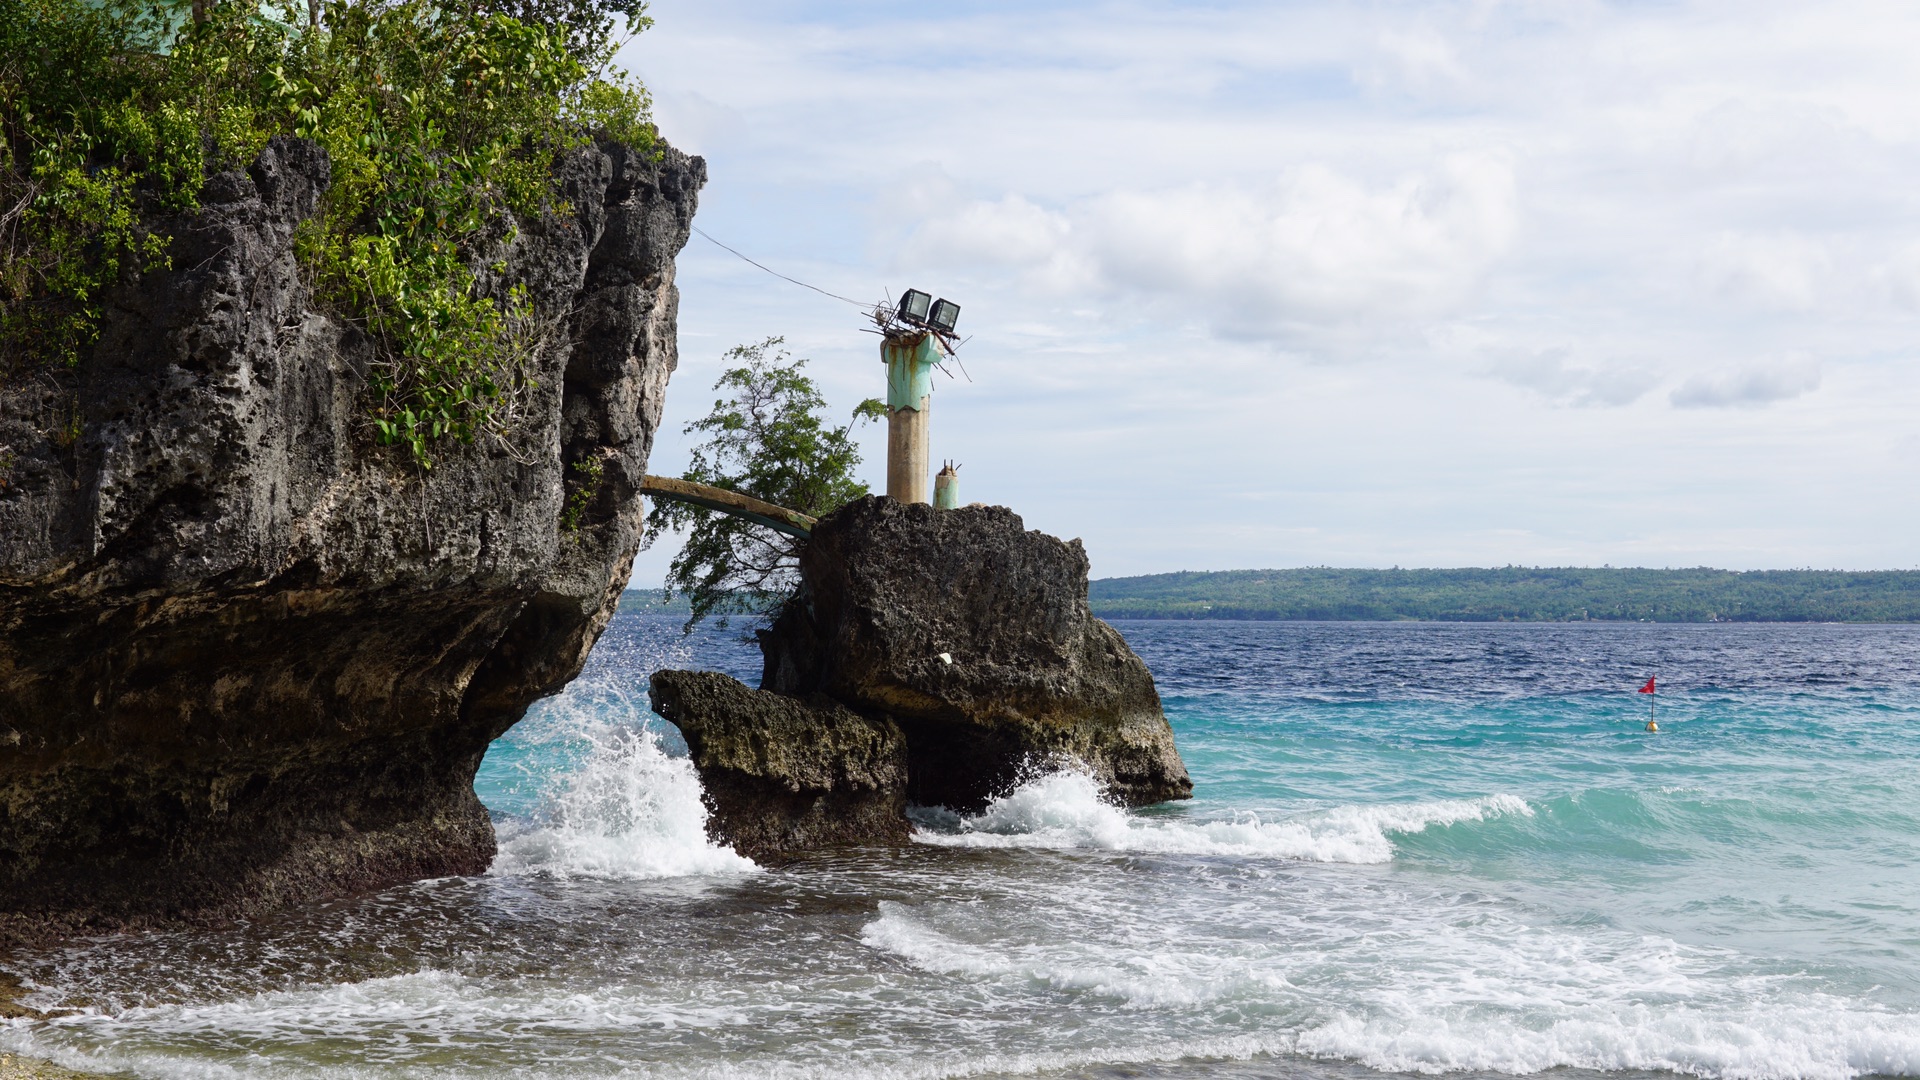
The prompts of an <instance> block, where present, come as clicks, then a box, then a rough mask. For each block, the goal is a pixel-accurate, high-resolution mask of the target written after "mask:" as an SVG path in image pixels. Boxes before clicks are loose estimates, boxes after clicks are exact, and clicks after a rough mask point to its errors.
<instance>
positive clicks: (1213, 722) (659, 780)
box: [0, 615, 1920, 1080]
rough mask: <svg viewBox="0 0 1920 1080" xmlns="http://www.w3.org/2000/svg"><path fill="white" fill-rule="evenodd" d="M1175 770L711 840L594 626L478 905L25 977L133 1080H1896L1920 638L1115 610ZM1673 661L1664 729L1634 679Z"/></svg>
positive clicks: (59, 1042)
mask: <svg viewBox="0 0 1920 1080" xmlns="http://www.w3.org/2000/svg"><path fill="white" fill-rule="evenodd" d="M1121 629H1122V631H1123V633H1125V634H1126V636H1127V637H1128V639H1129V641H1130V642H1131V643H1132V644H1133V645H1134V647H1135V648H1136V649H1137V650H1138V651H1139V652H1140V653H1141V654H1142V656H1144V657H1145V658H1146V659H1147V660H1148V662H1149V664H1150V665H1151V666H1152V668H1153V670H1154V672H1155V676H1156V680H1157V682H1158V684H1159V686H1160V688H1161V692H1162V695H1163V697H1164V698H1165V701H1166V705H1167V710H1168V714H1169V716H1170V718H1171V719H1172V721H1173V724H1174V727H1175V731H1176V735H1177V737H1178V740H1179V744H1180V748H1181V751H1182V753H1183V754H1184V756H1185V758H1186V760H1187V762H1188V765H1189V767H1190V769H1191V771H1192V773H1193V776H1194V780H1195V794H1196V798H1195V799H1193V800H1192V801H1191V802H1187V803H1181V804H1173V805H1168V806H1163V807H1155V808H1149V809H1147V810H1144V811H1140V812H1135V813H1127V812H1124V811H1121V810H1118V809H1115V808H1113V807H1111V806H1108V805H1107V804H1105V803H1104V802H1103V801H1102V800H1101V798H1100V793H1099V791H1098V789H1097V785H1095V784H1093V783H1092V781H1090V780H1089V779H1088V778H1086V777H1084V776H1081V775H1077V774H1074V773H1072V772H1064V773H1055V774H1050V775H1044V776H1039V777H1036V778H1035V779H1034V780H1032V781H1031V782H1029V783H1027V784H1026V785H1024V786H1023V787H1021V788H1020V789H1018V790H1016V791H1012V792H1009V793H1008V794H1007V795H1006V797H1004V798H1002V799H1001V800H999V801H997V802H996V803H995V804H994V805H993V806H991V807H990V808H989V809H988V810H987V811H986V812H985V813H984V814H982V815H980V816H978V817H975V818H970V819H969V818H960V817H957V816H955V815H952V814H949V813H945V812H942V811H940V810H938V809H936V808H926V809H924V810H922V811H920V812H919V821H920V823H921V828H920V832H919V833H918V835H917V841H916V843H915V844H913V845H912V846H911V847H909V848H907V849H904V850H901V851H853V852H844V853H838V854H835V855H833V856H828V857H821V858H817V859H811V860H807V861H803V862H801V863H798V864H796V865H792V866H787V867H782V868H779V869H777V870H763V869H760V868H757V867H754V866H753V865H752V864H750V863H748V862H746V861H745V860H742V859H740V858H738V857H737V856H735V855H734V854H733V853H731V852H729V851H726V850H724V849H722V848H718V847H715V846H714V845H713V844H711V843H709V842H708V841H707V840H706V839H705V836H704V832H703V825H702V814H703V811H702V810H701V807H700V802H699V791H698V784H697V780H696V779H695V778H694V776H693V775H692V772H691V770H690V769H689V768H688V767H687V765H686V763H685V761H684V760H683V759H681V758H679V757H677V756H676V754H677V753H678V751H679V746H678V742H677V739H676V738H675V737H674V735H673V733H672V732H671V729H670V728H666V727H664V726H663V725H661V724H660V722H659V721H658V720H657V718H652V717H651V716H650V714H648V713H647V711H646V708H645V692H644V684H645V678H646V675H647V674H648V673H650V672H651V671H652V670H654V669H655V668H658V667H661V666H675V667H687V666H693V667H715V668H719V669H721V670H727V671H730V672H731V673H733V674H736V675H738V676H741V677H743V678H746V679H747V680H748V681H752V680H753V677H754V676H755V674H756V673H757V667H758V664H757V656H756V655H755V654H754V653H753V651H752V650H751V649H750V648H747V647H744V646H742V645H741V644H740V643H739V642H738V641H737V640H735V638H734V637H733V636H732V635H729V634H723V633H713V632H704V633H702V634H700V635H696V636H695V637H694V638H692V639H681V638H679V637H677V635H676V634H675V633H674V623H673V621H672V620H667V619H648V618H644V617H636V616H632V615H623V616H621V617H620V618H619V619H618V620H616V623H615V625H614V627H613V628H612V630H611V631H610V632H609V634H608V637H607V638H606V640H605V641H603V643H602V645H601V646H600V648H599V649H598V650H596V653H595V656H594V660H593V663H592V665H591V666H590V670H589V673H588V675H587V676H586V677H584V678H583V679H582V680H581V682H580V683H579V684H577V685H576V686H575V687H574V688H573V689H571V690H569V691H568V693H567V694H565V695H563V696H562V697H561V698H559V699H556V700H555V701H553V702H550V703H547V704H545V705H543V706H541V707H540V708H539V709H537V710H536V712H535V714H534V715H532V716H530V717H529V719H528V720H527V721H526V722H525V723H523V724H522V725H521V726H520V727H518V728H516V729H515V730H514V731H513V732H511V733H509V735H508V736H507V737H506V738H505V739H503V740H501V742H500V743H498V744H496V746H495V748H494V751H493V752H492V753H491V754H490V755H489V757H488V760H487V762H486V765H485V766H484V768H483V770H482V774H481V777H480V779H479V783H478V787H479V790H480V792H481V794H482V796H483V798H484V799H485V800H486V801H487V803H488V805H489V806H490V807H491V808H492V809H493V810H494V812H495V816H496V820H497V823H498V825H499V828H500V833H501V838H502V842H501V854H500V856H499V858H498V860H497V861H496V863H495V866H494V868H493V870H492V872H490V873H489V874H487V875H485V876H482V877H479V878H474V879H458V880H446V881H439V882H429V883H422V884H420V885H415V886H410V887H407V888H402V889H396V890H392V891H390V892H388V893H385V894H381V895H379V896H375V897H368V898H363V899H360V900H356V901H352V902H347V903H339V904H332V905H326V906H322V907H316V908H314V909H312V910H309V911H305V912H298V913H293V914H290V915H288V916H285V917H282V918H277V919H274V920H271V921H265V922H261V923H258V924H253V925H248V926H243V927H237V928H232V929H229V930H223V931H201V932H193V933H187V932H182V933H174V934H162V935H154V936H150V937H146V938H140V939H110V940H103V941H97V942H87V943H81V944H78V945H76V946H73V947H71V948H68V949H64V950H61V951H59V952H55V953H48V954H44V955H39V956H32V957H24V958H19V959H18V960H16V961H15V962H14V963H12V964H11V965H10V966H9V970H10V971H11V972H13V973H15V974H17V975H19V976H21V977H23V978H24V979H25V980H27V981H28V982H29V984H30V985H32V986H33V987H34V988H35V989H34V999H33V1000H34V1001H35V1003H37V1004H39V1005H41V1006H42V1007H47V1008H52V1009H56V1010H67V1011H66V1012H65V1014H64V1015H61V1016H59V1017H57V1018H55V1019H53V1020H50V1021H41V1022H32V1023H29V1022H24V1021H16V1022H10V1023H6V1024H4V1025H0V1047H6V1048H9V1049H15V1050H23V1051H27V1052H31V1053H38V1054H42V1055H46V1056H52V1057H55V1058H57V1059H59V1060H62V1061H64V1062H66V1063H68V1064H71V1065H75V1066H80V1067H93V1068H113V1069H121V1070H125V1071H127V1072H129V1073H131V1074H135V1075H142V1076H170V1077H171V1076H286V1077H294V1076H301V1077H306V1076H433V1077H438V1076H449V1077H451V1076H549V1075H551V1076H581V1077H601V1076H608V1077H611V1076H671V1077H682V1076H684V1077H713V1076H741V1077H747V1076H755V1077H757V1076H796V1077H799V1076H805V1077H827V1076H831V1077H835V1078H844V1077H862V1076H873V1077H946V1076H1012V1075H1021V1076H1049V1077H1059V1076H1068V1077H1119V1076H1182V1077H1185V1076H1194V1077H1202V1076H1204V1077H1223V1076H1231V1077H1247V1076H1276V1075H1289V1076H1291V1075H1296V1074H1300V1075H1309V1076H1315V1077H1320V1076H1333V1075H1338V1076H1342V1077H1348V1076H1354V1077H1358V1076H1379V1075H1383V1074H1386V1075H1407V1074H1414V1075H1427V1074H1455V1075H1471V1076H1476V1077H1479V1076H1489V1075H1531V1074H1535V1073H1540V1072H1555V1073H1556V1074H1577V1075H1580V1076H1584V1077H1591V1076H1602V1075H1605V1076H1622V1075H1631V1076H1635V1077H1644V1076H1648V1075H1658V1074H1669V1075H1670V1074H1676V1073H1677V1074H1685V1075H1699V1076H1713V1077H1730V1078H1751V1080H1774V1078H1780V1080H1785V1078H1800V1077H1807V1078H1836V1080H1837V1078H1842V1077H1852V1076H1860V1075H1873V1074H1879V1075H1901V1076H1910V1075H1920V850H1917V846H1920V771H1917V770H1916V768H1915V763H1916V761H1920V728H1916V720H1917V719H1920V628H1908V627H1825V626H1690V627H1661V626H1644V625H1577V626H1457V625H1456V626H1433V625H1412V624H1396V625H1364V624H1244V623H1242V624H1229V623H1124V624H1121ZM1654 672H1658V673H1659V675H1660V679H1661V686H1662V689H1663V693H1662V695H1661V696H1660V698H1659V702H1658V709H1659V718H1660V721H1661V727H1662V729H1663V730H1662V732H1661V733H1660V734H1658V735H1648V734H1647V733H1646V732H1644V731H1643V730H1642V727H1643V725H1644V723H1645V719H1646V714H1645V709H1646V699H1645V698H1644V697H1641V696H1638V695H1635V694H1634V693H1633V690H1634V688H1635V687H1637V686H1638V685H1640V683H1641V682H1643V681H1644V680H1645V678H1646V676H1647V675H1648V674H1651V673H1654Z"/></svg>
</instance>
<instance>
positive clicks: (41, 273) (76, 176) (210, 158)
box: [0, 0, 654, 468]
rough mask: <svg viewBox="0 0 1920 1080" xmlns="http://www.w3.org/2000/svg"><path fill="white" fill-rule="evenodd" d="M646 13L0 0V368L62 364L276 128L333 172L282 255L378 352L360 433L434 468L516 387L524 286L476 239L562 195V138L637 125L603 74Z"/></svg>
mask: <svg viewBox="0 0 1920 1080" xmlns="http://www.w3.org/2000/svg"><path fill="white" fill-rule="evenodd" d="M643 12H644V5H643V4H640V3H637V2H635V0H526V2H524V3H520V4H518V5H515V6H514V7H513V8H512V10H508V9H506V8H494V9H490V8H488V7H485V6H482V5H477V4H462V3H460V2H459V0H325V2H324V3H323V2H320V0H313V2H312V3H311V4H309V5H308V6H306V7H304V8H301V7H294V6H289V7H287V8H286V9H284V10H281V11H278V12H271V11H269V9H264V8H256V7H253V6H251V5H250V3H244V2H238V0H236V2H233V3H227V4H222V5H217V6H205V7H196V8H195V9H194V10H193V12H192V14H191V15H189V14H188V13H187V12H186V11H183V10H182V9H181V8H180V7H179V6H177V4H176V5H174V6H164V5H163V6H141V5H138V4H136V3H133V2H131V0H0V379H3V378H5V377H7V376H8V375H10V374H16V373H18V372H20V371H23V370H27V369H30V368H32V367H34V366H36V365H43V364H64V365H74V364H78V363H80V362H81V361H82V360H83V359H84V358H85V356H86V355H87V353H88V352H89V350H90V348H91V346H92V344H93V342H94V340H95V339H96V337H97V335H98V329H99V323H100V319H101V316H102V309H101V303H102V298H103V296H104V295H105V294H106V293H107V291H108V290H110V289H111V288H112V287H113V286H115V285H116V284H118V283H120V282H121V281H123V280H125V279H128V278H130V277H131V276H133V275H137V274H139V273H141V272H143V271H147V270H151V269H156V268H164V267H166V266H167V265H168V261H167V248H168V244H169V237H168V235H167V233H166V231H165V224H164V223H165V219H166V215H168V214H178V213H184V212H189V211H191V210H193V209H194V208H195V207H196V206H197V205H198V193H199V190H200V188H201V186H202V184H203V183H204V181H205V178H206V177H207V176H208V175H210V174H211V173H213V172H217V171H220V170H223V169H228V168H234V167H237V166H241V165H244V164H245V163H247V162H248V161H250V160H251V159H252V158H253V157H254V156H255V155H256V154H258V152H259V151H260V149H261V147H263V146H264V145H265V143H266V141H267V140H268V139H269V138H271V137H273V136H275V135H281V134H285V135H294V136H298V137H301V138H306V139H311V140H313V141H314V142H316V143H318V144H319V145H320V146H321V147H323V148H324V149H325V150H326V151H327V153H328V155H329V156H330V158H331V160H332V166H333V184H332V186H331V187H330V188H329V189H328V191H327V193H326V196H325V199H324V204H323V206H322V208H321V211H320V213H319V214H318V215H317V216H316V217H315V219H313V220H312V221H309V222H307V223H306V224H305V225H304V226H303V227H302V229H301V231H300V233H299V234H298V236H297V239H296V253H297V255H298V257H299V259H300V261H301V263H302V265H303V266H304V267H305V268H306V270H307V272H308V273H309V275H310V277H311V279H312V282H313V285H314V291H315V296H316V299H317V301H318V302H319V303H320V304H322V305H323V306H325V307H327V308H329V309H331V310H333V311H334V312H336V313H337V314H339V315H341V316H342V317H345V318H348V319H351V320H353V321H355V322H356V323H357V324H358V325H360V326H361V327H362V328H363V329H364V330H365V331H366V332H367V334H368V335H369V337H370V338H371V339H372V340H373V341H374V343H375V345H376V349H377V355H378V364H377V365H376V368H375V371H374V373H373V377H372V378H371V380H370V384H371V385H370V399H369V401H368V410H369V413H370V414H371V419H372V424H373V428H374V431H375V433H376V435H377V437H378V439H379V440H380V441H381V442H382V443H386V444H395V445H400V446H405V447H406V448H407V449H408V451H409V452H410V453H411V455H412V457H413V459H414V460H415V461H416V462H417V463H418V464H419V465H420V466H421V467H423V468H424V467H431V465H432V456H431V453H430V449H429V448H430V446H432V445H433V444H434V443H435V442H436V441H437V440H440V439H444V438H448V437H451V438H454V439H456V440H459V441H471V440H472V439H474V438H475V437H476V435H478V434H479V433H480V432H481V431H483V430H485V429H486V428H487V426H488V424H489V422H490V421H492V420H493V419H494V418H495V416H496V414H497V412H498V410H499V409H500V408H501V407H502V405H503V404H505V403H507V402H509V401H510V400H511V398H512V395H513V394H514V392H515V391H516V390H518V389H520V388H522V387H524V386H525V385H526V379H527V374H526V372H527V363H526V362H527V360H528V358H529V356H530V353H531V351H532V349H533V347H534V345H535V343H536V340H537V338H536V335H535V334H534V333H533V331H532V327H533V324H534V317H533V312H532V310H531V305H530V303H529V301H528V299H527V297H526V295H525V293H524V292H522V291H519V290H502V289H499V288H497V287H492V286H490V285H489V284H488V281H487V280H486V279H485V278H484V277H483V274H482V273H481V272H480V271H483V270H484V269H485V266H484V265H483V260H484V259H485V258H486V257H487V253H489V252H497V251H499V250H502V247H503V245H504V244H505V243H507V242H509V241H510V240H511V239H512V236H511V231H510V230H511V222H512V221H513V220H515V218H516V217H520V216H526V215H532V214H537V213H540V212H542V211H544V210H548V209H563V208H562V207H559V206H558V205H557V195H556V192H555V190H554V181H553V171H554V170H553V165H554V160H555V156H556V155H557V154H559V153H562V152H564V151H566V150H568V149H571V148H573V147H576V146H579V145H582V144H583V143H585V142H586V141H587V140H589V139H593V138H614V139H618V140H620V141H624V142H627V143H629V144H631V145H635V146H638V147H640V148H643V149H644V148H647V147H650V146H651V145H652V144H653V140H654V130H653V126H652V124H651V122H650V121H649V119H648V113H649V105H650V102H649V100H648V98H647V95H646V91H645V89H644V88H643V87H641V86H640V85H639V84H638V83H636V82H634V81H632V80H630V79H629V78H627V77H626V76H625V75H624V74H623V73H621V72H618V71H616V70H614V69H612V68H611V67H610V62H611V59H612V57H613V54H614V52H615V50H616V49H617V47H618V45H619V44H620V42H619V41H616V40H615V39H614V37H613V30H614V28H615V27H616V25H618V24H617V23H616V16H618V17H620V18H622V19H624V20H625V22H624V25H625V26H626V27H627V28H628V29H629V30H630V31H633V32H637V31H638V30H640V29H644V28H645V27H646V26H647V25H649V20H648V19H646V17H645V16H644V14H643ZM503 223H504V224H505V227H506V228H507V230H508V231H507V232H506V233H504V234H503V233H502V227H503ZM495 269H496V270H497V269H499V268H498V267H496V268H495Z"/></svg>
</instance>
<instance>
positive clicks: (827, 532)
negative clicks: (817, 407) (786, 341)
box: [760, 496, 1193, 810]
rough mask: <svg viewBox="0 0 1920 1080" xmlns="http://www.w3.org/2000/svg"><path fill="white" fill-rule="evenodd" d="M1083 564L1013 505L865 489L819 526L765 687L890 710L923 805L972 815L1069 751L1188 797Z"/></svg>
mask: <svg viewBox="0 0 1920 1080" xmlns="http://www.w3.org/2000/svg"><path fill="white" fill-rule="evenodd" d="M1087 568H1088V567H1087V553H1086V549H1085V548H1083V547H1081V545H1080V541H1078V540H1070V541H1064V542H1063V541H1060V540H1058V539H1055V538H1054V537H1051V536H1048V535H1047V534H1045V533H1042V532H1038V531H1029V530H1028V529H1027V528H1026V526H1025V524H1024V523H1023V522H1022V521H1021V520H1020V516H1019V515H1018V514H1015V513H1014V512H1013V511H1011V510H1009V509H1007V508H1006V507H1004V506H970V507H965V508H962V509H957V510H936V509H934V508H933V507H931V506H927V505H924V504H913V503H900V502H895V501H894V500H892V499H882V498H877V497H873V496H869V497H867V498H864V499H860V500H858V501H856V502H853V503H850V504H848V505H847V506H845V507H843V508H842V509H840V510H838V511H836V512H835V513H833V514H831V515H829V516H827V517H825V518H822V519H821V521H820V523H819V524H818V525H817V526H815V528H814V530H813V537H812V539H811V540H810V541H809V542H808V543H807V546H806V549H805V551H804V552H803V553H802V554H801V557H800V572H801V587H800V592H799V595H798V597H797V598H796V602H795V603H793V604H790V605H788V607H787V609H786V610H785V611H784V612H783V613H782V615H781V616H780V618H779V619H778V620H776V621H775V622H774V624H773V626H772V627H771V628H770V629H768V630H767V631H765V632H764V633H762V635H761V639H760V647H761V651H762V653H763V654H764V657H765V670H764V671H763V673H762V675H761V678H760V686H761V688H762V689H764V690H772V691H775V692H777V693H783V694H789V695H796V696H806V695H810V694H816V693H818V694H825V695H826V696H828V697H830V698H833V699H834V700H836V701H839V702H842V703H844V704H846V705H847V706H849V707H850V708H853V709H855V710H856V711H860V712H864V713H869V714H874V715H885V716H888V717H890V718H892V719H893V720H894V721H895V722H896V723H898V724H899V725H900V727H901V729H902V730H903V731H905V732H906V735H907V746H908V768H909V773H910V779H909V790H908V796H909V797H910V798H911V799H912V800H913V801H914V802H917V803H922V804H926V805H938V806H947V807H951V808H953V809H956V810H976V809H978V808H979V807H980V806H982V805H983V804H984V803H985V802H986V800H987V799H988V798H989V797H990V796H991V795H993V794H995V793H998V792H1001V791H1004V790H1005V789H1006V788H1007V787H1008V786H1009V785H1010V783H1011V782H1012V781H1013V780H1014V779H1015V777H1016V776H1017V775H1018V774H1019V772H1020V771H1021V770H1022V769H1025V768H1029V767H1032V766H1034V765H1039V764H1044V763H1046V762H1047V761H1049V760H1054V759H1060V758H1073V759H1075V760H1078V761H1079V762H1081V763H1083V764H1084V765H1086V766H1087V767H1088V768H1090V769H1091V770H1092V771H1093V772H1094V774H1095V775H1096V776H1097V777H1099V779H1100V780H1101V781H1103V782H1104V783H1105V784H1106V787H1107V791H1108V794H1109V795H1111V796H1112V797H1113V798H1115V799H1117V800H1119V801H1121V802H1124V803H1127V804H1129V805H1134V806H1140V805H1145V804H1147V803H1155V802H1161V801H1164V800H1167V799H1183V798H1186V797H1188V796H1189V795H1191V794H1192V792H1193V782H1192V781H1191V780H1190V779H1188V777H1187V769H1186V766H1185V765H1184V764H1182V763H1181V761H1180V755H1179V754H1178V753H1177V752H1176V751H1175V750H1174V746H1173V731H1172V729H1171V728H1169V727H1168V726H1167V718H1166V715H1165V714H1164V713H1163V712H1162V711H1161V709H1160V695H1159V694H1158V693H1157V692H1156V691H1155V690H1154V687H1153V676H1152V674H1151V673H1149V672H1148V671H1147V665H1146V664H1145V663H1143V662H1141V660H1140V658H1139V657H1138V656H1136V655H1134V652H1133V650H1132V649H1130V648H1128V647H1127V643H1126V641H1125V640H1124V639H1122V638H1121V637H1120V634H1119V632H1118V631H1116V630H1114V628H1113V627H1111V626H1108V625H1107V624H1106V623H1104V622H1101V621H1100V620H1099V619H1096V618H1094V617H1093V614H1092V613H1091V612H1090V611H1089V610H1088V609H1087Z"/></svg>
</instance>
